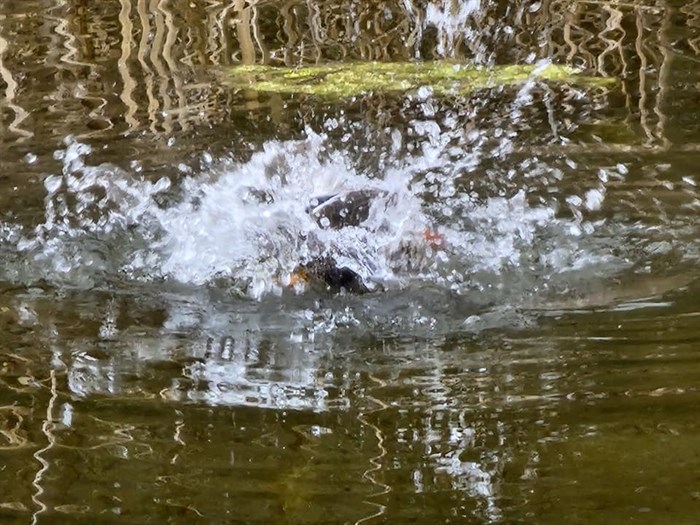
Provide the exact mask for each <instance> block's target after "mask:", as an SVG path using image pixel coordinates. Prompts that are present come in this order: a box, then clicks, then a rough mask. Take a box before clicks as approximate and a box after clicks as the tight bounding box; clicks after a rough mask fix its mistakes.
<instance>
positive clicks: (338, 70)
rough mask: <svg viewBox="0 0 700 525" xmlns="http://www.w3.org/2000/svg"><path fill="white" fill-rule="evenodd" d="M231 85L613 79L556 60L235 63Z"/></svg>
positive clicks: (299, 87) (441, 91) (465, 87)
mask: <svg viewBox="0 0 700 525" xmlns="http://www.w3.org/2000/svg"><path fill="white" fill-rule="evenodd" d="M226 78H227V81H228V83H229V84H230V85H232V86H233V87H236V88H240V89H250V90H254V91H260V92H267V93H287V94H292V93H301V94H306V95H315V96H318V97H324V98H330V99H339V98H345V97H353V96H357V95H363V94H367V93H388V92H404V91H409V90H411V89H417V88H419V87H427V88H429V89H430V90H432V92H433V93H434V94H436V95H460V94H461V95H464V94H469V93H471V92H473V91H475V90H478V89H484V88H492V87H497V86H506V85H513V84H523V83H525V82H527V81H528V80H529V79H533V78H534V79H539V80H549V81H555V82H568V83H572V84H576V85H583V86H591V87H600V86H608V85H611V84H614V83H615V82H616V80H615V79H614V78H606V77H590V76H582V75H580V74H579V72H578V70H576V69H574V68H572V67H569V66H560V65H555V64H548V65H545V66H542V65H525V66H517V65H509V66H494V67H489V68H486V67H476V66H469V65H464V64H458V63H455V62H447V61H435V62H351V63H337V64H324V65H316V66H303V67H298V68H285V67H274V66H264V65H250V66H234V67H232V68H229V69H228V70H227V72H226Z"/></svg>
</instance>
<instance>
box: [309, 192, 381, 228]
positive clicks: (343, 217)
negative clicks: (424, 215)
mask: <svg viewBox="0 0 700 525" xmlns="http://www.w3.org/2000/svg"><path fill="white" fill-rule="evenodd" d="M388 194H389V193H388V192H387V191H384V190H378V189H372V188H370V189H362V190H351V191H345V192H341V193H334V194H331V195H321V196H318V197H314V198H313V199H311V202H309V206H308V207H307V208H306V211H307V213H309V214H310V215H311V216H312V217H313V218H314V220H315V221H316V223H318V225H319V226H321V227H322V228H330V229H332V230H338V229H340V228H345V227H346V226H359V225H360V224H362V223H363V222H364V221H366V220H367V218H368V217H369V210H370V208H371V206H372V203H373V202H374V201H375V200H376V199H378V198H382V197H386V196H387V195H388Z"/></svg>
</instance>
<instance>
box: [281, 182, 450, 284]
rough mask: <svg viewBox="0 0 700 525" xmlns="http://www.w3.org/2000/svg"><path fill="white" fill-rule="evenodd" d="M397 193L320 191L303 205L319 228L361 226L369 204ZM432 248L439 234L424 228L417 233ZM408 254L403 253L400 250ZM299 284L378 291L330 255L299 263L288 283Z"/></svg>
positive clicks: (439, 243) (439, 239) (438, 243)
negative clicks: (421, 232)
mask: <svg viewBox="0 0 700 525" xmlns="http://www.w3.org/2000/svg"><path fill="white" fill-rule="evenodd" d="M396 197H397V196H396V195H395V194H392V193H391V192H389V191H387V190H383V189H379V188H364V189H355V190H347V191H341V192H337V193H331V194H323V195H317V196H314V197H312V198H311V199H310V200H309V203H308V205H307V206H306V213H308V214H309V215H310V216H311V217H312V218H313V220H314V221H315V222H316V224H317V225H318V226H319V228H321V229H332V230H340V229H342V228H347V227H353V226H354V227H358V226H362V225H363V223H365V222H366V221H367V220H368V219H369V217H370V211H371V208H372V206H373V204H374V203H375V202H376V201H377V200H379V199H383V200H384V201H385V202H387V203H392V201H393V200H394V199H395V198H396ZM420 238H421V240H422V241H424V242H425V243H426V244H427V245H429V246H430V247H432V248H436V247H441V246H442V245H443V243H444V239H443V237H442V235H441V234H440V233H439V232H438V231H437V230H436V229H434V228H426V229H425V230H424V231H423V234H422V236H421V237H420ZM403 255H404V256H408V254H407V253H404V254H403ZM300 284H311V285H312V286H317V285H320V286H321V287H324V286H325V288H326V290H327V291H329V292H330V293H333V294H337V293H341V292H347V293H352V294H367V293H371V292H376V291H382V290H383V287H382V286H381V285H379V284H374V283H373V285H372V286H369V285H368V284H367V283H365V281H364V280H363V278H362V276H361V275H360V274H359V273H357V272H356V271H354V270H352V269H351V268H348V267H347V266H341V265H339V264H338V263H337V261H336V260H335V259H334V258H333V257H332V256H330V255H322V256H317V257H313V258H311V259H310V260H308V261H306V262H304V263H302V264H299V265H298V266H297V267H296V268H295V269H294V271H293V272H292V274H291V276H290V286H293V287H294V286H297V285H300Z"/></svg>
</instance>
